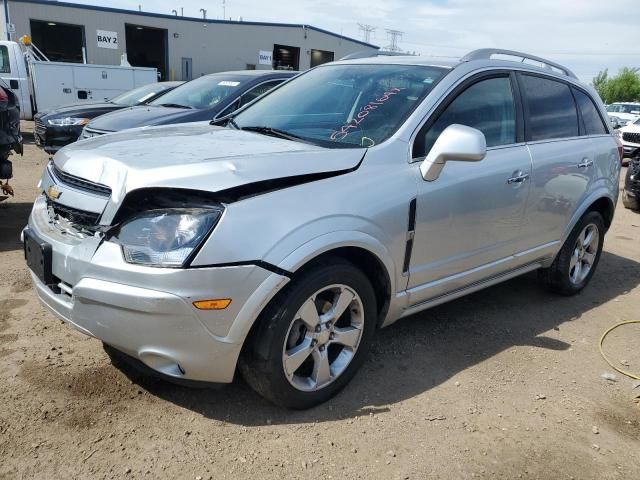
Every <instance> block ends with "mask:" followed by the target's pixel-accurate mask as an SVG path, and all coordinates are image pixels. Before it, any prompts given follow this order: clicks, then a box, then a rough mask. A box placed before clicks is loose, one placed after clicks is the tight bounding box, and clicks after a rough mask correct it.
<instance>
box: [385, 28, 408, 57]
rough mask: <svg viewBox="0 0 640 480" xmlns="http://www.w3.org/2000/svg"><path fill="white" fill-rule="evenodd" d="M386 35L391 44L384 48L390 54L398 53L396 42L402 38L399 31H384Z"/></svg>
mask: <svg viewBox="0 0 640 480" xmlns="http://www.w3.org/2000/svg"><path fill="white" fill-rule="evenodd" d="M386 32H387V35H389V37H390V40H391V43H390V44H389V45H388V46H387V47H386V48H387V50H389V51H390V52H399V51H400V47H398V40H400V39H401V38H402V34H403V33H404V32H401V31H400V30H388V29H387V30H386Z"/></svg>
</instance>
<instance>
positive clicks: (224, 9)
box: [222, 0, 227, 20]
mask: <svg viewBox="0 0 640 480" xmlns="http://www.w3.org/2000/svg"><path fill="white" fill-rule="evenodd" d="M222 19H223V20H226V19H227V2H226V0H222Z"/></svg>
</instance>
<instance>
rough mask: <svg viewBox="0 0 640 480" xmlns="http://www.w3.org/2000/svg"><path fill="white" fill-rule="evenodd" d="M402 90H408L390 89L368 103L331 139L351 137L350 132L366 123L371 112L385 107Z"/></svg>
mask: <svg viewBox="0 0 640 480" xmlns="http://www.w3.org/2000/svg"><path fill="white" fill-rule="evenodd" d="M402 90H406V88H398V87H394V88H390V89H389V90H387V91H386V92H384V93H383V94H382V95H380V97H378V98H376V99H375V101H371V102H369V103H367V104H366V105H365V106H364V107H362V108H361V109H360V111H359V112H358V114H357V115H356V116H354V117H353V118H352V119H351V121H350V122H349V123H346V124H345V125H343V126H342V127H340V130H334V131H333V132H332V133H331V135H330V136H329V138H330V139H331V140H334V141H335V140H342V139H344V138H345V137H346V136H347V135H349V133H351V132H350V130H353V129H357V128H358V125H360V124H361V123H362V122H363V121H364V119H365V118H367V115H369V112H370V111H371V110H376V109H377V108H378V107H381V106H383V105H384V104H385V103H386V102H388V101H389V99H390V98H392V97H393V95H397V94H398V93H399V92H401V91H402Z"/></svg>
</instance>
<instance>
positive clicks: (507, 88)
mask: <svg viewBox="0 0 640 480" xmlns="http://www.w3.org/2000/svg"><path fill="white" fill-rule="evenodd" d="M454 123H457V124H461V125H466V126H468V127H473V128H476V129H478V130H480V131H481V132H482V133H484V136H485V138H486V140H487V147H495V146H498V145H507V144H510V143H515V141H516V113H515V105H514V102H513V92H512V89H511V80H510V79H509V78H508V77H504V78H490V79H487V80H481V81H479V82H478V83H475V84H473V85H471V86H470V87H469V88H467V89H466V90H465V91H463V92H462V93H461V94H460V95H458V96H457V97H456V98H455V99H454V100H453V101H452V102H451V103H450V104H449V105H448V106H447V108H446V109H445V110H444V111H443V112H442V113H441V114H440V116H439V117H438V119H437V120H436V121H435V122H434V123H433V124H432V125H431V127H429V130H427V132H426V134H425V136H424V137H423V138H424V146H420V147H418V144H417V143H416V147H417V148H416V150H415V156H421V155H426V154H427V153H429V150H431V147H433V144H434V143H435V141H436V140H437V139H438V137H439V136H440V134H441V133H442V131H443V130H444V129H445V128H447V127H448V126H449V125H452V124H454ZM418 138H419V139H420V137H418ZM420 150H422V152H420Z"/></svg>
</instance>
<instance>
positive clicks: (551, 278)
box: [538, 211, 606, 295]
mask: <svg viewBox="0 0 640 480" xmlns="http://www.w3.org/2000/svg"><path fill="white" fill-rule="evenodd" d="M590 224H592V225H595V227H596V228H597V230H598V234H599V237H598V246H597V251H596V254H595V260H594V261H593V263H592V264H591V269H590V270H589V273H588V274H587V276H586V277H585V278H584V279H583V280H582V281H580V282H579V283H574V282H572V281H571V279H570V271H571V268H570V262H571V256H572V255H573V253H574V249H575V246H576V241H577V239H578V236H579V235H580V233H581V232H582V230H583V229H584V228H585V227H587V226H588V225H590ZM605 231H606V229H605V226H604V220H603V219H602V215H600V213H598V212H595V211H590V212H587V213H585V214H584V215H583V216H582V218H581V219H580V220H579V221H578V223H576V225H575V227H573V230H571V233H570V234H569V236H568V237H567V240H566V241H565V242H564V245H563V246H562V248H561V249H560V252H558V255H557V256H556V258H555V260H554V261H553V263H552V264H551V266H550V267H549V268H541V269H540V270H539V271H538V276H539V278H540V279H541V280H542V282H543V283H544V284H546V286H547V287H548V288H549V289H550V290H551V291H552V292H555V293H559V294H561V295H575V294H576V293H578V292H580V291H581V290H582V289H583V288H584V287H586V286H587V284H588V283H589V281H590V280H591V277H593V274H594V273H595V271H596V268H597V266H598V262H599V261H600V256H601V254H602V245H603V242H604V234H605Z"/></svg>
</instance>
